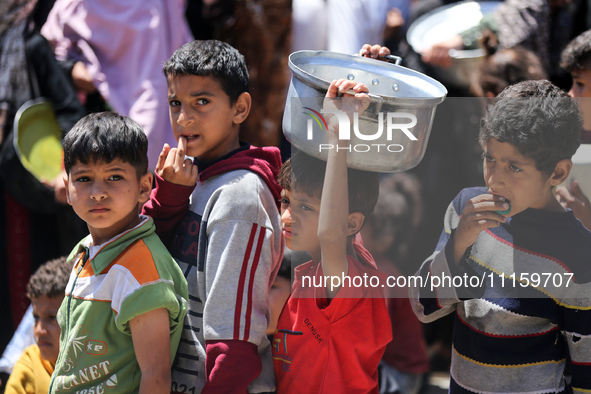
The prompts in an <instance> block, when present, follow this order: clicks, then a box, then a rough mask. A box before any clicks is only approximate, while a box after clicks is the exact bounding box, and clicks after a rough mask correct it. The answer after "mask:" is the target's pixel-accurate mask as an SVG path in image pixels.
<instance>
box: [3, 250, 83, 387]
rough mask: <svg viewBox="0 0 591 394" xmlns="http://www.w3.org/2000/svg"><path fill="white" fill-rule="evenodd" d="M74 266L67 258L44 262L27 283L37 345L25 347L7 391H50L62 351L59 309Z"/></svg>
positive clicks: (7, 385)
mask: <svg viewBox="0 0 591 394" xmlns="http://www.w3.org/2000/svg"><path fill="white" fill-rule="evenodd" d="M71 271H72V268H71V266H70V264H68V262H67V259H66V257H62V258H58V259H54V260H50V261H48V262H46V263H45V264H42V265H41V266H40V267H39V268H38V269H37V271H35V273H34V274H33V275H31V278H30V279H29V283H28V284H27V297H28V298H29V299H30V300H31V305H32V307H33V317H34V319H35V326H34V327H33V336H34V338H35V344H34V345H31V346H29V347H28V348H26V349H25V351H24V352H23V354H22V356H21V357H20V359H19V360H18V361H17V362H16V364H15V365H14V368H13V370H12V373H11V374H10V377H9V379H8V382H7V383H6V393H36V394H41V393H47V391H48V390H49V381H50V380H51V374H52V373H53V369H54V366H55V362H56V361H57V356H58V353H59V349H60V348H59V345H60V343H59V339H60V327H59V325H58V324H57V320H56V317H57V312H58V309H59V307H60V305H61V303H62V301H63V299H64V292H65V290H66V284H67V283H68V278H69V277H70V272H71Z"/></svg>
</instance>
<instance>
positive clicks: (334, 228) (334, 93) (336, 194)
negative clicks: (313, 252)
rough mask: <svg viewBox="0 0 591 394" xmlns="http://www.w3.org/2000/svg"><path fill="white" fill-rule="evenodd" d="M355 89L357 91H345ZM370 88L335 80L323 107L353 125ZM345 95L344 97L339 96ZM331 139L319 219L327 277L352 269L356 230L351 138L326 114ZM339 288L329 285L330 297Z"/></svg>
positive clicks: (366, 104)
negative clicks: (342, 137) (351, 201)
mask: <svg viewBox="0 0 591 394" xmlns="http://www.w3.org/2000/svg"><path fill="white" fill-rule="evenodd" d="M351 89H352V90H353V91H354V92H355V94H354V95H353V94H349V93H345V92H347V91H350V90H351ZM367 92H368V89H367V87H366V86H365V85H364V84H362V83H357V82H355V81H349V80H345V79H340V80H338V81H333V82H332V83H331V84H330V86H329V88H328V91H327V93H326V99H325V101H324V109H325V110H327V109H330V110H339V111H342V112H345V113H347V116H348V117H349V120H350V122H349V123H350V125H351V124H352V119H353V114H354V113H355V112H358V113H361V112H363V111H364V110H365V109H366V108H367V107H368V105H369V102H370V100H369V96H368V95H367V94H366V93H367ZM340 94H342V98H337V97H338V96H339V95H340ZM326 119H327V122H328V131H327V132H328V142H329V143H330V144H332V145H333V146H335V147H338V148H343V149H338V148H337V149H331V150H330V151H329V153H328V158H327V162H326V174H325V178H324V185H323V188H322V199H321V201H320V214H319V219H318V239H319V241H320V250H321V261H322V272H323V273H324V275H325V276H339V277H340V276H341V275H343V274H345V275H346V274H347V273H348V271H349V264H348V261H347V237H349V236H350V235H353V233H354V232H355V231H356V229H355V228H354V226H353V223H352V221H351V220H350V219H351V218H350V215H349V197H348V177H347V150H346V149H345V148H347V147H348V145H349V141H348V140H340V139H339V138H338V134H339V122H338V119H337V116H335V115H333V116H327V117H326ZM338 290H339V289H338V288H328V289H327V296H328V297H329V298H333V297H334V296H335V295H336V293H337V292H338Z"/></svg>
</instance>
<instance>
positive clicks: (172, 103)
mask: <svg viewBox="0 0 591 394" xmlns="http://www.w3.org/2000/svg"><path fill="white" fill-rule="evenodd" d="M168 105H169V106H170V107H178V106H179V105H181V102H180V101H178V100H170V101H169V102H168Z"/></svg>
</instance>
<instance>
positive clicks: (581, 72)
mask: <svg viewBox="0 0 591 394" xmlns="http://www.w3.org/2000/svg"><path fill="white" fill-rule="evenodd" d="M560 65H561V66H562V68H564V69H565V70H566V71H568V72H569V73H570V75H571V77H572V79H573V83H572V86H571V88H570V90H569V91H568V94H569V95H571V97H576V98H578V99H579V107H580V108H581V112H582V113H583V120H584V128H585V129H586V130H591V30H587V31H586V32H584V33H581V34H580V35H579V36H577V37H575V38H574V39H573V40H572V41H571V42H570V43H569V44H568V45H567V46H566V48H565V49H564V51H562V59H561V62H560ZM581 97H589V98H586V99H580V98H581Z"/></svg>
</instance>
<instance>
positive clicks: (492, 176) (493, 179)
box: [486, 166, 503, 190]
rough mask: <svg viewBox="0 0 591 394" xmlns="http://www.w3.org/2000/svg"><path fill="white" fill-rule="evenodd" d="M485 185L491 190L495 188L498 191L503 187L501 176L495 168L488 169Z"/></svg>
mask: <svg viewBox="0 0 591 394" xmlns="http://www.w3.org/2000/svg"><path fill="white" fill-rule="evenodd" d="M486 184H487V185H488V187H489V188H491V189H493V190H494V189H495V187H496V188H497V189H498V188H499V187H501V186H502V185H503V176H502V174H501V171H500V169H498V168H497V166H491V168H489V169H488V171H487V179H486Z"/></svg>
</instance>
